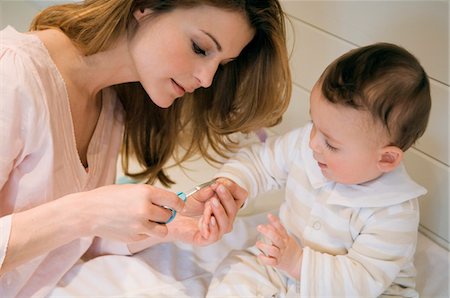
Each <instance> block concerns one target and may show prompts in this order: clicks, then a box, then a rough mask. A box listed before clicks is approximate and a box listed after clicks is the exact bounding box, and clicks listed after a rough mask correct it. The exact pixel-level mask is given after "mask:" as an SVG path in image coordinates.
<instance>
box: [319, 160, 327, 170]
mask: <svg viewBox="0 0 450 298" xmlns="http://www.w3.org/2000/svg"><path fill="white" fill-rule="evenodd" d="M317 164H318V165H319V167H320V168H321V169H325V168H326V167H327V165H326V164H324V163H321V162H320V161H318V162H317Z"/></svg>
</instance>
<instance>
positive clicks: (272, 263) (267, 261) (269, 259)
mask: <svg viewBox="0 0 450 298" xmlns="http://www.w3.org/2000/svg"><path fill="white" fill-rule="evenodd" d="M258 259H259V260H260V261H261V263H263V264H264V265H267V266H276V263H277V262H276V260H275V259H274V258H272V257H268V256H265V255H264V254H262V253H261V254H259V255H258Z"/></svg>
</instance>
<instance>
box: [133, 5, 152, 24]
mask: <svg viewBox="0 0 450 298" xmlns="http://www.w3.org/2000/svg"><path fill="white" fill-rule="evenodd" d="M150 13H151V10H150V9H149V8H140V9H136V10H135V11H134V13H133V16H134V18H135V19H136V21H137V22H140V21H141V20H142V19H143V18H144V17H146V16H148V15H149V14H150Z"/></svg>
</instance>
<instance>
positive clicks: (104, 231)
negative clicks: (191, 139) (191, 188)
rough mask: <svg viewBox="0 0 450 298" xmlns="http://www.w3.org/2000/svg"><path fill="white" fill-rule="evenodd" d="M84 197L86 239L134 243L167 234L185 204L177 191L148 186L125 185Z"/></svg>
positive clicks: (95, 190) (82, 210)
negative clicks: (172, 221)
mask: <svg viewBox="0 0 450 298" xmlns="http://www.w3.org/2000/svg"><path fill="white" fill-rule="evenodd" d="M77 195H81V199H80V204H81V206H83V207H84V208H82V209H81V210H80V211H81V212H80V216H84V217H85V221H86V223H88V225H87V229H89V230H88V231H86V236H98V237H102V238H109V239H114V240H118V241H123V242H133V241H138V240H142V239H145V238H147V237H148V236H156V237H164V236H166V235H167V233H168V230H167V226H166V225H164V224H160V223H161V222H166V221H167V220H168V219H169V218H170V216H171V215H172V212H171V211H170V210H168V209H166V208H163V207H161V206H167V207H170V208H173V209H174V210H176V211H181V210H182V209H183V208H184V202H183V201H182V200H181V199H180V198H179V197H178V196H177V195H176V194H175V193H173V192H170V191H166V190H163V189H160V188H156V187H153V186H151V185H146V184H122V185H109V186H104V187H100V188H97V189H94V190H91V191H88V192H84V193H78V194H77Z"/></svg>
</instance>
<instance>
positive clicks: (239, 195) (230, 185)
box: [216, 178, 248, 208]
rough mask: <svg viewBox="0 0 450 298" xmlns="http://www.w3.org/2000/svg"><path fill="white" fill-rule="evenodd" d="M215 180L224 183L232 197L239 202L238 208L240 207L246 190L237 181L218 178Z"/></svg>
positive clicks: (245, 197)
mask: <svg viewBox="0 0 450 298" xmlns="http://www.w3.org/2000/svg"><path fill="white" fill-rule="evenodd" d="M216 181H217V182H218V184H222V185H224V186H225V187H226V188H227V189H228V190H229V191H230V193H231V194H232V196H233V198H234V199H235V200H236V201H238V203H239V206H238V208H241V207H242V205H243V204H244V202H245V200H246V199H247V197H248V192H247V191H246V190H245V189H244V188H242V187H241V186H239V185H238V184H237V183H235V182H234V181H231V180H229V179H226V178H218V179H217V180H216Z"/></svg>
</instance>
